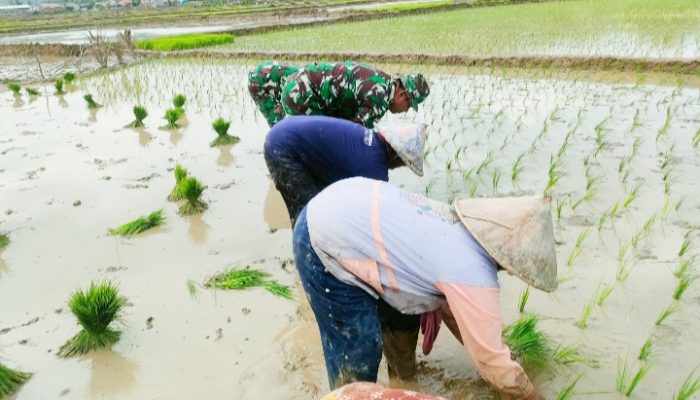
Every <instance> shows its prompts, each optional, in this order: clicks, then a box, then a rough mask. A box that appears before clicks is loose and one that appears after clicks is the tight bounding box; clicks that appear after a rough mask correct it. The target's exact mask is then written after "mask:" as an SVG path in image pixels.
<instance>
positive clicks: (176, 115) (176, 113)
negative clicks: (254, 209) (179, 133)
mask: <svg viewBox="0 0 700 400" xmlns="http://www.w3.org/2000/svg"><path fill="white" fill-rule="evenodd" d="M182 113H183V112H182V109H179V108H168V109H167V110H165V116H164V117H163V118H165V120H166V121H168V124H167V125H166V126H165V127H166V128H168V129H177V128H179V127H180V125H178V124H177V120H179V119H180V117H182Z"/></svg>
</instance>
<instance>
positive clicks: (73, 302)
mask: <svg viewBox="0 0 700 400" xmlns="http://www.w3.org/2000/svg"><path fill="white" fill-rule="evenodd" d="M125 303H126V299H125V298H123V297H121V296H120V295H119V292H118V291H117V288H116V286H114V285H113V284H112V283H111V282H105V283H101V284H95V283H94V282H93V283H91V284H90V288H88V290H87V291H85V292H83V291H82V290H78V291H77V292H75V293H73V294H72V295H71V298H70V300H68V307H69V308H70V310H71V311H72V312H73V315H75V317H76V318H77V319H78V323H79V324H80V326H81V327H82V328H83V329H82V330H81V331H80V332H79V333H78V334H77V335H75V336H74V337H73V338H72V339H70V340H69V341H67V342H66V343H65V344H64V345H63V346H61V348H60V349H59V351H58V355H60V356H61V357H73V356H79V355H83V354H86V353H88V352H90V351H92V350H96V349H100V348H103V347H107V346H110V345H112V344H114V343H116V342H117V341H118V340H119V336H120V334H121V333H120V332H119V331H117V330H115V329H112V328H111V327H110V325H111V324H112V323H113V322H114V321H115V320H118V319H119V317H120V314H121V309H122V307H123V306H124V304H125Z"/></svg>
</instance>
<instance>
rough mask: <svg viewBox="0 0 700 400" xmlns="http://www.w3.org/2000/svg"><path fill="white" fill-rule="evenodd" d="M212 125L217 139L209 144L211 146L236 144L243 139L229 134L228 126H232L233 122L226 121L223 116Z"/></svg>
mask: <svg viewBox="0 0 700 400" xmlns="http://www.w3.org/2000/svg"><path fill="white" fill-rule="evenodd" d="M211 126H212V128H214V131H215V132H216V135H217V137H216V139H214V141H213V142H211V143H210V144H209V145H210V146H211V147H214V146H223V145H227V144H235V143H238V142H239V141H240V140H241V139H240V138H238V137H237V136H231V135H229V134H228V128H229V127H230V126H231V122H229V121H224V120H223V119H222V118H217V119H216V120H215V121H214V123H212V125H211Z"/></svg>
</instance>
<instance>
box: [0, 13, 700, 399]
mask: <svg viewBox="0 0 700 400" xmlns="http://www.w3.org/2000/svg"><path fill="white" fill-rule="evenodd" d="M600 4H608V5H609V6H610V8H609V10H610V14H609V15H608V16H607V17H602V18H608V19H607V20H605V19H603V20H600V21H599V19H600V18H601V17H600V15H601V11H600V10H601V8H600V7H599V6H600ZM638 4H639V7H638V9H637V11H635V12H631V11H630V9H629V7H630V2H628V1H626V0H616V1H610V2H595V1H591V0H577V1H570V2H561V3H551V4H550V3H546V4H545V3H543V4H523V5H520V6H502V7H497V8H493V9H487V8H484V9H474V10H471V11H469V12H473V13H478V15H479V18H477V17H475V16H474V15H472V14H469V12H468V10H457V11H453V12H452V13H455V14H450V13H445V14H443V13H435V14H429V15H431V16H433V17H436V16H437V17H439V18H442V19H443V21H447V20H448V19H449V18H455V19H456V20H457V19H458V18H457V17H454V15H457V14H459V15H461V17H459V18H463V19H464V20H465V21H470V18H473V21H474V23H481V24H486V22H484V18H496V17H495V15H500V16H507V15H508V14H509V13H511V14H513V15H515V12H514V11H509V7H522V9H521V10H523V11H522V12H523V15H528V14H527V13H529V12H530V11H531V10H533V8H534V7H542V8H539V10H540V12H538V13H533V14H532V15H531V17H532V18H531V20H533V21H536V20H537V18H539V17H538V15H542V14H543V13H544V14H547V13H549V14H550V15H552V13H554V15H556V16H557V17H558V18H557V20H558V19H561V20H562V21H566V20H567V18H569V19H568V20H569V22H571V21H573V20H575V19H576V18H580V17H581V16H580V12H579V11H580V10H579V11H576V12H573V11H571V10H573V9H576V7H579V8H580V9H585V10H589V11H590V14H586V15H589V16H593V15H595V18H593V17H590V18H593V19H580V21H588V22H590V24H591V26H590V28H585V27H584V26H583V25H585V24H579V25H576V24H574V23H573V22H572V24H571V25H570V27H571V29H568V30H566V29H563V28H562V27H563V26H564V25H566V24H564V23H563V22H562V25H561V26H559V28H557V30H556V32H558V33H556V34H555V33H552V34H551V35H550V36H547V40H544V41H542V42H538V41H537V40H536V39H533V40H532V41H531V42H528V41H527V40H526V39H523V37H524V36H522V29H524V28H522V27H521V28H517V27H514V28H513V31H511V32H510V33H514V32H515V31H516V30H517V29H521V35H516V34H513V35H512V36H511V37H512V42H508V41H507V40H506V35H507V32H504V36H502V37H501V39H498V38H494V39H493V40H492V41H491V42H490V44H484V43H481V44H475V46H474V47H470V44H469V43H471V42H470V41H471V40H474V41H475V43H476V41H478V40H477V39H475V38H471V37H470V36H469V35H467V34H466V33H465V32H467V31H464V30H461V31H456V32H458V33H455V35H456V36H455V38H456V39H454V40H462V41H463V43H464V44H463V45H458V44H457V43H458V42H456V41H452V42H446V39H444V36H441V35H444V33H440V32H441V30H442V29H443V28H442V26H441V25H440V24H438V25H435V27H434V31H435V32H434V36H430V40H428V39H427V38H428V36H426V35H425V34H419V33H413V32H408V33H407V35H409V36H410V35H419V36H420V37H426V39H421V40H422V41H421V42H415V43H413V48H414V49H416V50H417V51H419V52H426V53H428V52H445V53H448V54H449V53H452V52H454V53H456V54H463V53H464V54H466V52H468V51H472V50H474V49H476V50H474V51H477V52H484V53H483V54H492V53H493V54H511V53H512V54H516V55H517V54H521V53H520V52H519V51H520V50H523V48H522V47H520V46H524V43H530V44H531V45H532V47H531V48H530V50H531V51H533V52H539V51H543V52H547V51H549V52H551V53H553V54H560V53H557V51H559V52H562V51H564V50H562V49H569V50H567V54H569V52H574V53H576V52H579V51H580V53H581V54H584V55H586V56H591V57H592V56H598V55H600V54H603V53H606V54H607V52H608V51H610V52H612V53H614V54H615V55H616V56H644V57H680V58H687V59H697V58H698V54H699V52H698V48H697V46H698V37H697V30H693V29H691V28H692V27H693V26H696V25H697V23H698V22H697V21H698V15H697V7H692V6H690V5H692V2H676V1H670V2H664V3H663V5H664V6H663V7H662V6H661V3H659V2H656V1H655V0H642V1H640V2H638ZM555 5H556V6H558V7H561V10H562V11H561V12H560V13H559V12H557V13H555V11H558V10H559V9H558V8H556V7H555ZM653 7H656V9H654V8H653ZM566 10H569V11H571V14H567V11H566ZM659 10H661V11H659ZM545 11H546V12H545ZM491 13H494V14H491ZM498 13H501V14H498ZM429 15H422V16H409V17H402V18H403V19H393V20H392V21H394V22H396V21H401V23H400V24H396V25H400V26H403V27H405V26H406V24H404V23H403V22H402V21H406V20H409V21H414V20H415V21H420V20H422V19H423V18H428V17H429ZM567 15H568V17H567ZM623 17H624V18H623ZM499 18H500V17H499ZM513 18H515V17H513ZM542 18H544V17H542ZM572 18H573V19H572ZM581 18H582V17H581ZM658 18H668V19H669V22H668V23H667V24H653V26H646V25H644V28H643V29H642V28H640V29H639V30H637V31H636V32H635V33H634V35H633V36H624V35H622V36H615V38H616V39H614V40H611V41H606V40H603V39H601V37H602V36H598V34H599V33H600V32H601V31H599V30H596V29H595V28H596V26H597V27H602V26H603V25H605V21H608V22H610V21H618V25H614V24H612V25H607V26H623V25H624V26H627V27H630V26H633V25H635V24H638V25H639V24H641V23H642V21H645V20H646V21H648V20H652V19H654V20H658ZM594 20H595V21H594ZM478 21H482V22H478ZM506 21H507V20H506ZM550 21H551V18H550ZM622 21H625V22H624V23H622ZM374 23H375V21H369V22H360V23H357V24H356V25H352V26H353V27H360V28H363V27H367V26H371V25H372V24H374ZM445 23H447V22H445ZM557 24H558V22H557ZM595 24H600V25H595ZM394 25H395V24H393V23H392V24H386V27H387V29H389V30H391V29H398V28H394ZM464 26H470V24H468V23H465V24H464ZM528 26H529V27H530V28H529V29H531V32H542V31H543V30H544V29H545V28H546V27H545V26H543V24H538V23H532V24H530V25H528ZM333 29H340V30H342V32H345V33H347V32H349V31H353V32H363V29H354V28H353V29H348V28H347V27H346V26H342V25H328V26H323V27H319V28H312V29H303V30H300V31H297V33H298V34H299V35H301V36H299V37H301V38H303V37H304V36H303V35H307V34H308V35H311V34H313V35H317V34H318V32H320V31H323V30H328V32H333ZM453 29H455V30H457V29H459V28H458V27H457V26H456V25H455V26H453ZM465 29H466V28H465ZM470 29H471V28H470ZM474 29H475V28H474ZM552 29H554V28H552ZM601 29H602V28H601ZM484 30H487V27H486V26H485V25H482V27H481V31H479V32H482V33H481V34H485V33H483V32H485V31H484ZM337 32H340V31H337ZM337 32H336V33H334V34H335V40H336V41H337V43H338V44H337V47H329V51H351V50H352V51H367V52H374V51H382V49H383V47H382V46H389V47H386V49H388V50H387V51H389V50H391V51H395V52H397V53H398V52H401V51H411V50H409V49H408V47H401V46H405V45H406V44H408V43H409V41H408V40H404V41H394V40H393V39H391V40H390V39H387V38H384V39H382V40H380V39H379V38H377V39H376V42H361V41H358V40H357V38H355V39H354V40H351V39H350V38H348V37H347V36H343V35H341V34H339V33H337ZM367 32H369V31H367ZM416 32H420V31H416ZM424 32H425V31H424ZM552 32H555V30H552ZM628 32H632V31H631V30H629V31H628ZM650 32H651V33H650ZM647 34H648V36H645V35H647ZM275 35H278V33H266V34H262V35H253V36H242V37H238V36H237V37H236V42H235V45H234V46H239V45H241V46H244V47H246V46H247V47H246V48H250V49H256V50H266V49H267V50H269V49H271V48H272V49H274V48H276V47H270V46H272V45H271V43H272V42H274V41H273V40H272V39H273V38H275V37H276V36H275ZM279 35H281V36H280V37H277V38H278V39H279V40H287V41H288V42H287V44H288V45H289V46H290V48H285V49H284V50H288V51H293V50H294V48H295V47H294V46H296V45H297V44H295V43H297V42H295V40H296V39H295V38H294V37H293V36H290V35H289V34H288V33H286V34H279ZM421 35H422V36H421ZM460 35H462V36H460ZM538 35H539V34H533V35H532V36H530V37H532V38H537V37H538ZM566 35H571V38H578V39H576V40H578V41H577V42H575V43H579V44H580V43H584V42H585V43H588V44H587V45H586V46H583V45H581V47H576V46H578V45H572V44H571V43H574V41H569V40H568V39H567V40H564V39H565V37H566ZM601 35H602V33H601ZM389 36H390V35H387V37H389ZM603 36H604V35H603ZM629 37H634V38H635V39H630V40H632V41H631V42H629V43H636V44H635V45H634V46H632V47H627V46H625V45H624V43H627V42H625V40H626V39H624V38H629ZM553 38H561V39H562V40H561V41H560V42H558V41H556V40H555V41H553V40H552V39H553ZM620 38H623V39H624V40H623V39H620ZM662 38H665V39H663V40H661V39H662ZM618 39H619V40H618ZM647 39H649V40H648V41H646V40H647ZM263 40H264V41H267V42H265V43H266V44H264V43H263V42H259V43H258V44H254V42H255V41H263ZM372 40H374V39H372ZM557 40H558V39H557ZM572 40H573V39H572ZM659 40H660V41H659ZM274 43H276V42H274ZM298 43H299V46H301V44H300V43H301V40H299V41H298ZM324 43H325V44H324ZM368 43H373V44H368ZM562 43H567V45H566V46H569V47H566V46H564V47H557V46H559V44H562ZM606 44H609V45H610V46H611V47H608V48H606V47H605V46H606ZM373 45H376V46H377V47H376V48H370V47H369V46H373ZM258 46H260V47H258ZM265 46H267V47H265ZM275 46H276V44H275ZM323 46H331V41H330V40H328V41H325V42H323V43H320V42H319V50H318V51H323V50H324V49H325V48H324V47H323ZM353 46H357V47H353ZM479 46H484V47H479ZM635 46H636V47H635ZM557 48H558V49H559V50H556V51H555V49H557ZM300 49H301V48H300ZM571 49H577V50H576V51H573V50H571ZM301 50H304V51H307V50H309V49H301ZM530 50H528V51H530ZM523 51H524V50H523ZM460 52H461V53H460ZM576 54H579V53H576ZM259 61H260V60H251V59H236V58H232V57H219V58H217V57H206V58H194V57H189V58H186V57H179V58H173V57H161V58H159V59H150V60H143V61H141V62H139V63H136V64H134V65H131V66H128V67H121V68H114V69H108V70H103V71H100V72H97V73H93V74H84V75H78V76H77V78H75V79H74V80H72V79H70V78H72V77H69V76H64V80H63V81H62V83H61V84H60V85H59V84H57V83H55V82H44V83H36V84H32V85H28V84H25V83H20V84H19V87H17V86H13V85H7V87H6V86H3V87H2V88H1V89H0V116H1V117H2V121H3V122H2V126H1V128H0V383H3V382H6V381H7V379H5V377H6V376H8V374H10V375H11V372H8V371H10V370H8V369H7V368H10V369H11V370H14V371H16V372H20V373H19V374H15V375H14V378H13V379H16V380H18V381H20V382H24V384H23V385H21V386H19V390H18V391H17V392H16V393H15V394H10V395H7V396H5V397H3V395H4V394H5V392H3V390H5V388H4V387H3V386H2V385H0V398H3V399H5V398H8V399H12V400H34V399H109V400H112V399H115V400H116V399H183V400H184V399H193V398H207V399H237V400H238V399H241V400H253V399H295V400H306V399H318V398H320V397H321V396H322V395H323V394H325V393H326V392H327V391H328V384H327V378H326V372H325V366H324V363H323V357H322V354H321V345H320V338H319V336H318V330H317V326H316V323H315V321H314V318H313V315H312V313H311V311H310V309H309V307H308V304H307V303H306V299H305V296H304V294H303V290H302V289H301V287H300V285H299V283H298V277H297V272H296V269H295V266H294V262H293V259H292V249H291V230H290V227H289V220H288V216H287V215H286V209H285V207H284V204H283V202H282V199H281V197H280V195H279V193H278V192H277V191H276V190H275V189H274V186H273V185H272V183H271V181H270V179H269V177H268V173H267V169H266V166H265V162H264V160H263V156H262V146H263V142H264V138H265V134H266V132H267V130H268V127H267V124H266V122H265V120H264V118H263V117H262V115H261V114H260V113H259V112H258V110H257V109H256V107H255V104H254V103H253V101H252V100H251V98H250V96H249V95H248V92H247V88H246V82H247V73H248V71H249V70H250V69H251V68H253V67H254V66H255V65H256V64H257V63H258V62H259ZM377 66H378V67H380V68H381V69H383V70H385V71H387V72H392V73H396V72H400V73H412V72H417V71H421V72H423V73H424V74H425V76H426V77H427V79H428V80H429V82H430V87H431V94H430V96H429V97H428V98H427V99H426V101H425V102H424V103H422V104H421V106H420V107H419V109H418V111H409V112H408V113H406V114H390V115H387V116H385V117H384V119H383V120H382V121H383V122H384V123H397V122H401V121H413V122H425V123H426V124H427V125H428V143H427V146H426V149H425V168H424V169H425V176H423V177H417V176H415V175H413V174H412V173H411V172H410V171H409V170H408V169H407V168H399V169H396V170H392V171H391V174H390V181H391V182H393V183H394V184H396V185H400V186H402V187H404V188H406V189H409V190H412V191H414V192H418V193H423V194H425V195H427V196H429V197H432V198H435V199H438V200H442V201H444V202H453V201H454V200H455V199H456V198H457V197H458V196H478V197H491V196H515V195H525V194H537V193H543V192H544V193H547V194H548V195H550V196H551V198H552V218H553V220H554V233H555V240H556V251H557V260H558V277H559V289H558V290H557V291H555V292H553V293H551V294H547V293H544V292H540V291H537V290H535V289H531V290H528V288H527V287H526V286H525V285H524V284H523V283H522V282H521V281H520V280H518V279H516V278H513V277H511V276H509V275H507V274H505V273H502V274H500V275H499V279H500V284H501V308H502V315H503V324H504V326H505V325H509V324H512V323H516V322H518V321H530V322H531V321H533V320H536V321H537V322H536V329H537V331H539V332H540V333H541V334H542V335H545V336H546V338H547V339H546V341H547V343H548V344H549V349H548V351H547V352H546V354H547V357H549V358H551V359H548V360H546V361H547V362H548V364H549V365H550V367H549V368H544V369H539V370H535V369H534V368H533V369H529V367H528V373H529V374H530V375H531V376H532V377H533V378H534V381H535V383H536V385H537V386H538V387H539V388H540V389H541V391H542V392H543V394H544V396H545V398H547V399H561V400H563V399H567V398H580V399H622V398H632V399H674V400H689V399H697V398H698V396H699V394H700V392H698V389H700V369H698V365H700V356H699V355H700V280H698V279H697V278H698V277H699V276H700V271H699V269H698V268H699V266H698V255H700V180H698V176H700V81H699V80H698V77H697V76H694V75H674V74H659V73H654V74H651V73H638V72H619V73H618V72H615V73H610V72H600V71H568V70H561V69H530V68H528V69H513V68H511V69H508V68H497V67H479V68H467V67H464V66H459V65H457V66H444V65H443V66H437V65H407V64H379V65H377ZM66 78H69V79H66ZM59 89H60V90H59ZM14 90H17V91H18V93H17V94H15V93H13V91H14ZM58 92H61V93H58ZM166 117H167V118H166ZM227 289H240V290H227ZM97 305H99V306H97ZM92 306H95V309H94V310H90V307H92ZM533 316H534V317H533ZM76 317H77V318H76ZM90 317H95V318H93V319H91V318H90ZM97 317H99V318H97ZM105 322H107V323H105ZM103 344H106V347H105V348H102V349H99V350H92V351H90V350H89V349H91V348H92V347H93V346H98V347H99V345H103ZM86 350H87V351H86ZM418 353H420V352H418ZM418 359H419V367H418V374H417V377H416V379H415V380H413V381H410V382H402V381H394V380H390V379H389V378H388V376H387V375H386V368H384V367H383V366H382V368H380V371H381V372H380V376H379V382H380V383H383V384H387V385H391V386H395V387H404V388H409V389H415V390H420V391H423V392H427V393H430V394H434V395H440V396H443V397H446V398H449V399H455V400H461V399H465V400H467V399H469V400H471V399H474V400H476V399H497V398H498V396H497V395H496V394H495V393H494V392H493V391H492V390H491V389H490V388H489V386H488V385H487V384H486V383H485V382H484V381H483V380H481V379H480V378H479V376H478V374H477V373H476V370H475V369H474V367H473V365H472V364H471V362H470V361H469V359H468V357H467V356H466V354H465V351H464V349H463V348H462V347H461V345H460V344H459V343H458V342H457V341H456V340H455V339H454V338H453V337H452V336H451V335H450V333H449V331H448V330H447V329H443V330H442V332H441V333H440V335H439V337H438V339H437V342H436V343H435V347H434V349H433V352H432V353H431V354H430V355H429V356H423V355H419V356H418ZM28 374H31V375H28Z"/></svg>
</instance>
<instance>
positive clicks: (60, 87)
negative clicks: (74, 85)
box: [53, 79, 65, 94]
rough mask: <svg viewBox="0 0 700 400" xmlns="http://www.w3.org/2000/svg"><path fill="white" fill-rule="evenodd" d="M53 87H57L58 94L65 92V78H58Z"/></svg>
mask: <svg viewBox="0 0 700 400" xmlns="http://www.w3.org/2000/svg"><path fill="white" fill-rule="evenodd" d="M53 87H55V88H56V94H63V93H65V92H64V91H63V79H56V82H55V83H54V84H53Z"/></svg>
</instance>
